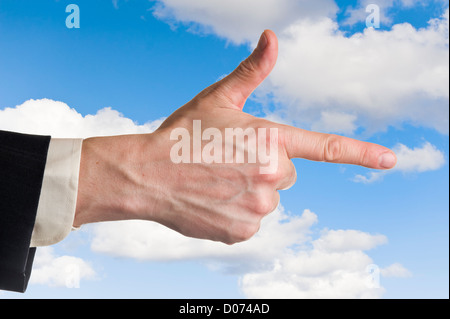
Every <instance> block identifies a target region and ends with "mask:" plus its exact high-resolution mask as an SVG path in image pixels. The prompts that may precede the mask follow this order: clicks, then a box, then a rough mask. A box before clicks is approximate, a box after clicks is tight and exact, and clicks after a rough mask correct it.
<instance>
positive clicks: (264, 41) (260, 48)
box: [257, 32, 268, 50]
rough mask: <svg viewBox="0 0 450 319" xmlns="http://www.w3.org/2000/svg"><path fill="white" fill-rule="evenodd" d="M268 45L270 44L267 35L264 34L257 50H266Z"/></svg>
mask: <svg viewBox="0 0 450 319" xmlns="http://www.w3.org/2000/svg"><path fill="white" fill-rule="evenodd" d="M267 43H268V41H267V37H266V33H265V32H263V34H262V35H261V37H260V38H259V41H258V46H257V49H259V50H264V49H265V48H266V46H267Z"/></svg>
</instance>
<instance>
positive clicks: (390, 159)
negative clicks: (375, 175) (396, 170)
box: [378, 152, 397, 169]
mask: <svg viewBox="0 0 450 319" xmlns="http://www.w3.org/2000/svg"><path fill="white" fill-rule="evenodd" d="M378 163H379V164H380V166H381V167H382V168H386V169H389V168H393V167H394V166H395V164H396V163H397V158H396V157H395V155H394V154H392V153H390V152H388V153H384V154H382V155H381V156H380V158H379V160H378Z"/></svg>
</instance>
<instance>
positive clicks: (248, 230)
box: [236, 222, 260, 242]
mask: <svg viewBox="0 0 450 319" xmlns="http://www.w3.org/2000/svg"><path fill="white" fill-rule="evenodd" d="M259 227H260V223H259V222H255V223H245V224H243V225H242V226H241V227H239V233H238V234H237V237H236V239H237V241H238V242H243V241H247V240H249V239H251V238H252V237H253V236H255V235H256V233H257V232H258V231H259Z"/></svg>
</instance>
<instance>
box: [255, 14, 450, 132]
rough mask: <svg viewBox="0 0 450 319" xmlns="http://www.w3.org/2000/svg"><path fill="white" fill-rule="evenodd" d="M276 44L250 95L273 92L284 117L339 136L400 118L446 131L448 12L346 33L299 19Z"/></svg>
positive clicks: (328, 22) (327, 24)
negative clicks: (417, 23)
mask: <svg viewBox="0 0 450 319" xmlns="http://www.w3.org/2000/svg"><path fill="white" fill-rule="evenodd" d="M279 41H280V57H279V61H278V64H277V66H276V67H275V70H274V71H273V73H272V74H271V76H270V77H269V79H268V81H266V83H264V85H263V86H262V87H261V88H260V90H258V92H257V93H258V94H259V95H264V93H267V94H268V95H271V96H272V95H273V102H274V103H275V105H277V106H278V107H277V109H276V111H275V112H277V113H284V114H285V118H290V119H293V122H295V123H298V124H300V125H302V126H306V127H313V128H319V129H325V130H328V131H333V132H337V133H346V134H348V133H353V132H354V131H355V130H356V128H358V127H362V128H365V129H366V131H367V132H368V133H370V132H374V131H377V130H383V129H385V128H386V127H387V126H388V125H399V124H402V123H404V122H409V123H412V124H414V125H420V126H426V127H432V128H434V129H436V130H438V131H440V132H442V133H448V114H449V109H448V100H449V89H448V85H449V51H448V10H447V12H446V14H445V15H444V17H442V18H441V19H435V20H431V21H430V24H429V26H428V27H427V28H424V29H419V30H417V29H415V28H414V27H412V26H411V25H409V24H400V25H395V26H393V28H392V30H390V31H376V30H374V29H366V30H365V31H364V32H363V33H357V34H354V35H352V36H350V37H349V36H347V35H346V34H344V33H343V32H341V31H339V26H338V24H337V23H335V22H334V21H332V20H331V19H328V18H325V19H323V20H321V21H320V22H314V23H312V22H310V21H300V22H298V23H295V24H292V25H291V26H290V27H288V28H287V29H286V30H285V31H284V32H283V33H281V34H280V39H279ZM418 61H420V62H418ZM260 98H261V96H260ZM333 117H334V118H335V121H334V122H333Z"/></svg>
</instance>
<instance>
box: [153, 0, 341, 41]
mask: <svg viewBox="0 0 450 319" xmlns="http://www.w3.org/2000/svg"><path fill="white" fill-rule="evenodd" d="M337 10H338V8H337V6H336V4H335V2H334V1H333V0H315V1H308V0H297V1H292V0H246V1H240V0H227V1H221V0H206V1H205V0H191V1H185V0H158V1H156V3H155V5H154V7H153V8H152V11H153V15H154V16H156V17H157V18H160V19H163V20H165V21H168V22H169V23H171V24H174V23H177V22H182V23H185V24H188V25H190V26H191V30H195V31H200V32H202V33H214V34H216V35H219V36H220V37H224V38H226V39H228V40H230V41H232V42H234V43H238V44H241V43H245V42H248V41H257V40H258V37H259V35H260V34H261V33H262V31H263V30H264V29H267V28H270V29H273V30H275V31H281V30H283V29H284V28H285V27H287V26H288V25H289V24H291V23H293V22H295V21H297V20H298V19H304V18H309V19H314V18H318V17H323V16H331V17H332V16H334V15H335V14H336V12H337Z"/></svg>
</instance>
